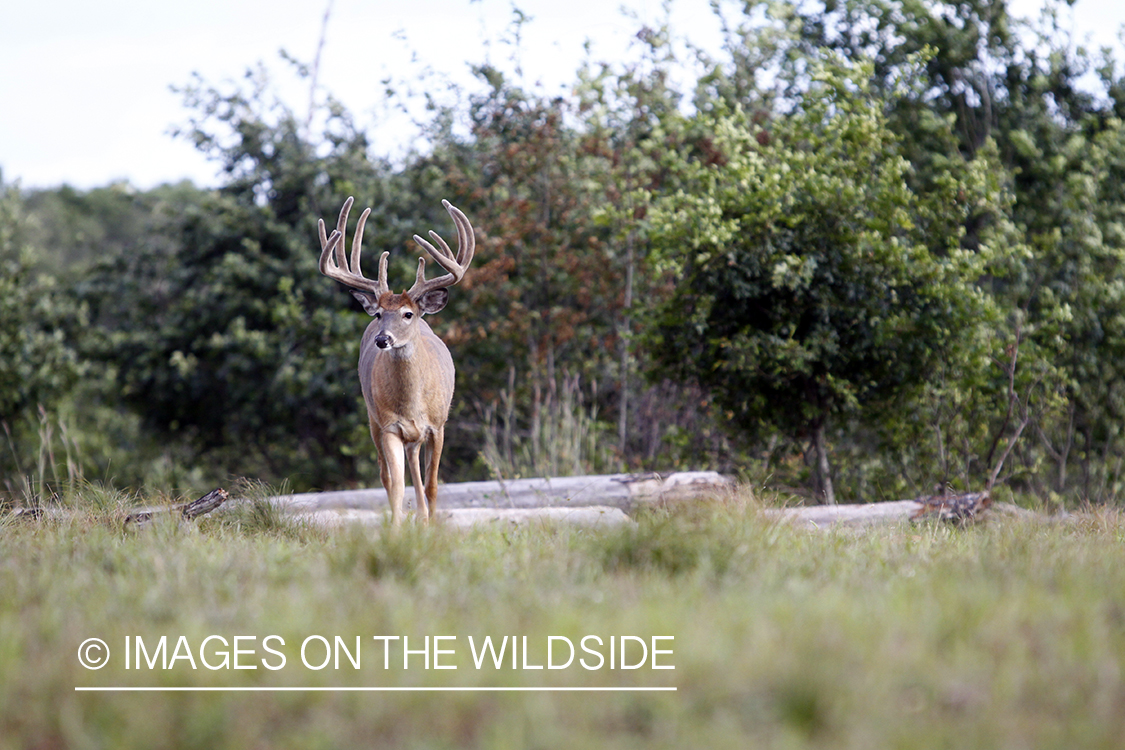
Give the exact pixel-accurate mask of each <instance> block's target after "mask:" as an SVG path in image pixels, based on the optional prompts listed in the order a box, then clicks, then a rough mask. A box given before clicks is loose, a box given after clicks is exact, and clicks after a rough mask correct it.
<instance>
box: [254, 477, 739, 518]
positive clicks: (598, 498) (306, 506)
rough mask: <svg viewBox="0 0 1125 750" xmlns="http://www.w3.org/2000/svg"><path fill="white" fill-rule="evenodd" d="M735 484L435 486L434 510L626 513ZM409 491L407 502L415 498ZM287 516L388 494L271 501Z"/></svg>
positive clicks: (585, 481)
mask: <svg viewBox="0 0 1125 750" xmlns="http://www.w3.org/2000/svg"><path fill="white" fill-rule="evenodd" d="M733 486H734V485H733V482H732V481H731V480H730V479H728V478H726V477H724V476H722V475H721V474H718V473H717V472H714V471H689V472H677V473H674V474H669V475H667V476H666V477H661V476H660V475H659V474H608V475H605V476H581V477H554V478H549V477H547V478H536V479H511V480H498V481H489V482H461V483H458V484H443V485H441V486H439V487H438V501H437V507H438V511H439V512H441V511H442V510H447V509H451V508H509V509H518V508H546V507H564V508H580V507H587V506H595V505H604V506H608V507H612V508H618V509H620V510H622V511H624V512H626V513H628V512H630V511H631V510H633V508H634V507H636V506H638V505H650V504H653V503H661V502H673V501H679V500H690V499H694V498H699V497H706V496H709V495H711V496H713V495H715V494H716V493H720V492H726V491H729V490H730V489H731V488H732V487H733ZM413 497H414V494H413V492H411V491H409V490H408V491H407V492H406V495H405V500H406V501H407V502H410V501H412V500H413ZM271 500H272V501H273V502H275V503H277V504H278V505H279V506H280V507H281V508H282V509H284V510H286V511H291V512H300V511H308V510H330V509H353V510H365V509H367V510H370V509H377V510H383V509H385V508H386V507H387V493H386V491H385V490H382V489H367V490H344V491H338V492H309V493H304V494H299V495H282V496H278V497H274V498H271Z"/></svg>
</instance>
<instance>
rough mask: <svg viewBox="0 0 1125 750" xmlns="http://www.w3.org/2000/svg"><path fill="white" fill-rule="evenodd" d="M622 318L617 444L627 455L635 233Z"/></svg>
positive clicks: (629, 240) (628, 244)
mask: <svg viewBox="0 0 1125 750" xmlns="http://www.w3.org/2000/svg"><path fill="white" fill-rule="evenodd" d="M621 307H622V320H621V328H620V330H619V333H618V338H619V341H620V346H621V400H620V403H619V404H618V412H617V445H618V446H619V448H620V450H621V456H622V458H624V457H625V443H626V441H627V440H628V439H629V338H630V334H631V333H632V327H633V321H632V318H631V317H630V312H631V310H632V307H633V233H632V232H629V235H628V237H626V238H625V299H624V301H623V302H622V305H621Z"/></svg>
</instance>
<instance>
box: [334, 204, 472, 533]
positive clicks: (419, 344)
mask: <svg viewBox="0 0 1125 750" xmlns="http://www.w3.org/2000/svg"><path fill="white" fill-rule="evenodd" d="M442 205H443V206H445V210H446V211H448V212H449V215H450V216H451V217H453V223H454V224H456V225H457V255H456V256H454V254H453V252H452V251H451V250H450V249H449V245H447V244H445V241H444V240H443V239H442V238H441V237H439V236H438V235H437V233H436V232H432V231H431V232H430V237H432V238H433V239H434V242H436V243H437V245H438V246H437V247H434V246H433V245H431V244H430V243H429V242H427V241H426V240H424V239H422V238H421V237H419V236H418V235H414V241H415V242H417V243H418V244H419V245H421V246H422V247H424V248H425V249H426V252H427V253H429V255H430V257H431V258H433V259H434V262H435V263H437V264H438V265H439V266H441V267H442V268H444V269H445V270H446V271H448V272H449V273H447V274H445V275H444V276H439V277H437V278H435V279H430V280H429V281H427V280H426V276H425V274H426V259H425V258H419V259H418V276H417V278H416V279H415V281H414V286H412V287H410V288H409V289H407V290H406V291H405V292H403V293H402V294H393V293H392V292H391V290H390V288H389V287H388V286H387V256H389V255H390V253H383V255H382V257H380V258H379V277H378V278H377V279H368V278H366V277H364V275H363V272H362V271H361V270H360V267H359V259H360V252H361V248H360V245H361V243H362V242H363V226H364V224H365V223H366V222H367V216H368V214H370V213H371V209H370V208H369V209H367V210H365V211H364V212H363V214H362V215H361V216H360V217H359V222H358V223H357V224H356V228H355V237H354V238H353V240H352V257H351V265H350V267H349V265H348V260H347V258H346V257H345V252H344V229H345V227H346V226H347V223H348V212H349V211H350V210H351V207H352V199H351V198H348V200H347V201H345V202H344V207H343V208H342V209H340V218H339V219H338V220H337V222H336V229H335V230H334V231H333V232H332V234H331V235H330V236H329V235H326V234H325V231H324V220H323V219H322V220H321V221H320V248H321V252H320V272H321V273H323V274H324V275H325V276H328V277H329V278H332V279H335V280H336V281H339V282H340V283H341V284H344V285H346V286H348V287H351V289H352V294H353V295H355V297H356V299H358V300H359V301H360V303H362V304H363V309H364V310H366V311H367V314H368V315H371V316H372V317H374V318H375V320H373V321H371V323H370V324H369V325H368V326H367V330H366V331H364V333H363V341H362V342H361V343H360V346H359V380H360V386H361V387H362V389H363V400H364V401H365V402H366V403H367V421H368V422H369V423H370V425H371V439H372V440H374V441H375V447H376V448H377V449H378V453H379V478H380V479H382V481H383V487H384V488H385V489H386V490H387V499H388V501H389V502H390V504H391V523H392V524H393V525H395V526H398V525H399V524H400V523H401V522H402V495H403V492H404V489H405V484H406V482H405V476H404V468H405V467H404V466H403V453H404V451H405V455H406V463H407V464H409V466H410V478H411V481H412V482H413V484H414V493H415V496H416V497H417V513H418V514H419V515H420V516H421V518H422V520H423V521H428V520H429V518H430V516H432V515H433V514H434V508H435V503H436V502H437V481H438V463H439V462H440V461H441V449H442V445H443V444H444V442H445V422H446V420H447V419H448V418H449V405H450V403H451V402H452V400H453V378H454V372H453V358H452V357H451V356H449V349H447V348H446V346H445V344H444V343H442V340H441V339H439V338H438V337H437V334H435V333H434V332H433V330H432V329H431V328H430V326H429V324H428V323H426V321H424V320H422V316H423V315H424V314H426V313H436V312H438V311H440V310H441V309H442V308H443V307H445V303H446V302H447V301H448V299H449V292H448V291H447V287H450V286H453V285H454V284H456V283H457V282H458V281H460V280H461V277H462V276H464V275H465V269H467V268H468V267H469V264H470V263H471V262H472V260H473V249H474V247H475V246H476V239H475V237H474V235H473V227H472V225H471V224H470V223H469V220H468V219H467V218H465V214H463V213H461V211H460V210H459V209H457V208H456V207H454V206H453V205H452V204H450V202H449V201H442ZM423 442H424V443H426V445H427V446H428V447H429V462H428V463H427V465H426V483H425V492H424V493H423V485H422V470H421V466H420V464H419V454H420V453H421V450H422V443H423Z"/></svg>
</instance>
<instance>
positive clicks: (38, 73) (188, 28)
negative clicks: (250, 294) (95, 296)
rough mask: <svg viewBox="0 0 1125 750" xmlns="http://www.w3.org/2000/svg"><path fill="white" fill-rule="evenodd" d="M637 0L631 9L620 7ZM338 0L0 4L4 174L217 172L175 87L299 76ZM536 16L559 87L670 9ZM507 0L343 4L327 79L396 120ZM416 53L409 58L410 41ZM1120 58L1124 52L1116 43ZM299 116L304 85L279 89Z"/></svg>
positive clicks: (685, 17)
mask: <svg viewBox="0 0 1125 750" xmlns="http://www.w3.org/2000/svg"><path fill="white" fill-rule="evenodd" d="M616 2H620V5H624V6H627V7H628V8H630V9H631V13H632V14H633V15H634V16H635V18H629V17H627V16H626V15H624V14H623V13H622V12H620V10H618V7H619V5H618V4H616ZM327 5H328V0H191V2H180V3H177V2H162V1H160V0H37V1H36V2H30V0H0V170H2V174H3V179H4V181H5V182H13V181H16V180H18V181H19V182H20V183H21V184H22V185H23V186H24V187H47V186H54V185H58V184H61V183H68V184H71V185H74V186H76V187H80V188H90V187H96V186H99V185H105V184H108V183H109V182H111V181H113V180H116V179H127V180H129V181H130V182H131V183H132V184H134V185H136V186H138V187H142V188H147V187H151V186H153V185H155V184H159V183H161V182H166V181H173V180H177V179H180V178H184V177H187V178H190V179H192V180H194V181H195V182H196V183H198V184H201V185H207V184H213V183H214V182H215V171H214V168H213V166H212V165H210V164H209V163H208V162H206V160H204V158H203V157H202V156H201V155H199V154H198V153H197V152H196V151H195V150H194V148H193V147H192V146H191V145H190V144H188V143H187V142H186V141H183V140H177V139H173V138H172V137H171V136H170V135H168V130H169V128H170V127H171V126H172V125H174V124H178V123H184V122H185V121H186V119H187V112H186V111H185V110H184V108H183V106H182V104H181V100H180V97H179V96H178V95H176V94H174V93H172V92H171V91H170V89H169V86H170V85H173V84H175V85H183V84H186V83H188V82H189V80H190V77H191V74H192V73H193V72H199V73H200V74H201V75H202V76H203V78H204V80H205V81H207V82H209V83H219V82H222V81H223V80H228V79H235V78H238V77H240V76H241V75H242V73H243V72H244V71H245V70H246V69H247V68H248V67H250V66H253V65H255V64H257V63H258V62H264V63H266V65H267V67H268V68H269V69H270V70H271V71H272V72H274V73H275V74H277V76H276V77H277V79H278V80H279V81H291V80H292V78H291V77H290V76H289V75H288V73H287V70H286V66H285V64H284V63H283V62H282V61H281V60H280V59H279V57H278V50H279V49H281V48H284V49H286V50H287V51H288V52H290V53H291V54H292V55H294V56H295V57H296V58H298V59H300V60H302V61H310V62H311V60H312V59H313V57H314V55H315V52H316V45H317V41H318V39H319V36H320V25H321V18H322V16H323V15H324V11H325V8H326V7H327ZM515 5H517V6H518V7H520V8H521V9H522V10H523V11H524V12H526V13H527V14H528V15H530V16H531V17H532V19H533V20H532V21H531V22H530V23H529V24H528V25H527V26H526V27H525V29H524V38H523V40H522V44H521V50H522V54H521V60H522V63H523V69H524V73H525V79H526V82H527V83H534V82H539V83H541V84H542V85H543V86H544V88H545V90H546V91H547V92H549V93H553V92H554V91H556V90H558V89H559V87H561V86H563V85H566V84H569V83H572V82H573V81H574V77H575V72H576V71H577V69H578V65H579V62H580V61H581V59H582V58H583V42H584V41H585V40H586V39H590V40H591V43H592V56H593V58H594V59H595V60H607V61H614V60H624V59H632V58H633V57H634V56H635V55H632V54H628V49H629V45H630V44H631V43H632V42H633V41H634V40H633V34H634V33H635V32H636V31H637V29H638V28H639V26H640V24H641V23H648V24H650V25H654V26H655V25H658V24H659V23H661V21H662V19H663V9H662V3H661V2H660V0H616V1H615V0H610V2H608V3H607V2H606V0H516V2H515ZM512 6H513V2H512V0H479V2H470V1H469V0H333V5H332V15H331V18H330V21H329V25H328V33H327V40H326V46H325V49H324V53H323V56H322V63H321V74H320V83H321V84H322V86H324V87H325V88H326V89H327V90H329V91H331V92H332V93H333V94H334V95H335V96H336V97H337V98H339V99H340V100H341V101H343V103H344V104H345V105H346V106H347V107H348V108H349V109H350V110H351V111H352V112H353V114H355V115H356V116H357V119H358V120H359V122H360V124H361V125H371V124H372V123H375V122H376V121H377V120H380V118H382V120H383V121H384V122H385V112H384V110H383V101H382V87H381V86H380V80H381V79H383V78H385V77H387V76H388V75H391V76H395V77H397V78H410V77H411V75H412V73H414V72H416V71H418V70H420V69H421V68H422V67H423V66H429V67H430V68H431V69H433V70H434V71H435V72H437V73H439V74H440V75H444V76H448V77H449V78H450V79H452V80H455V81H459V82H461V83H467V82H469V80H470V74H469V64H470V63H478V62H481V61H483V60H485V59H486V55H491V57H492V59H493V60H497V61H501V60H504V59H506V58H507V57H508V55H509V52H510V50H509V49H508V48H505V47H502V46H496V45H495V44H494V46H493V47H492V49H491V50H489V51H486V50H485V49H484V47H483V46H482V43H483V40H485V39H494V40H498V39H500V38H501V37H502V36H503V35H504V33H505V31H506V29H507V28H508V26H509V23H510V21H511V18H512ZM1012 6H1013V10H1014V12H1015V13H1017V14H1030V13H1034V12H1037V9H1038V7H1039V6H1040V2H1039V0H1013V3H1012ZM1067 23H1073V25H1074V28H1075V30H1076V31H1077V32H1078V33H1079V35H1080V36H1084V35H1085V34H1086V33H1091V34H1092V35H1093V43H1094V46H1095V47H1097V46H1100V45H1113V46H1115V47H1116V48H1118V49H1119V50H1125V44H1123V43H1122V42H1121V41H1120V40H1119V38H1118V36H1117V31H1118V29H1119V28H1120V27H1121V25H1122V24H1125V1H1123V0H1077V3H1076V6H1075V9H1074V12H1073V18H1068V19H1067ZM672 26H673V30H674V31H675V32H676V33H678V34H679V35H682V36H687V37H688V38H690V39H691V40H692V41H693V42H695V43H696V44H699V45H702V46H704V47H708V48H717V46H718V24H717V22H716V21H715V19H714V17H713V16H712V14H711V12H710V10H709V8H708V0H672ZM412 51H413V52H416V53H417V55H418V59H417V60H415V61H411V59H410V56H411V52H412ZM1119 57H1125V54H1119ZM283 95H284V96H285V98H286V101H287V102H288V103H289V104H290V105H291V106H293V107H294V108H295V109H296V110H297V111H298V112H303V111H304V108H305V102H306V100H307V97H308V93H307V88H305V87H304V84H300V85H298V84H296V83H295V82H294V83H293V84H291V88H288V89H284V90H283ZM376 133H377V135H378V134H381V135H382V137H383V138H384V139H390V140H389V141H388V140H384V141H382V142H380V141H378V140H377V141H376V143H375V147H376V151H378V152H380V153H393V152H396V151H401V150H403V148H404V146H405V144H403V143H394V142H391V141H393V140H394V139H403V138H406V137H408V136H409V135H410V133H411V131H410V130H409V129H408V128H405V127H401V126H400V127H398V128H397V129H394V128H388V127H386V126H384V127H383V129H382V130H377V131H376Z"/></svg>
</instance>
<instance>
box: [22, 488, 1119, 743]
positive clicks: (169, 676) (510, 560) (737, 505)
mask: <svg viewBox="0 0 1125 750" xmlns="http://www.w3.org/2000/svg"><path fill="white" fill-rule="evenodd" d="M128 501H129V499H128V498H124V497H117V498H116V499H114V498H113V497H109V498H108V499H107V496H104V495H100V496H97V497H92V498H91V499H90V502H89V505H88V506H86V507H87V508H88V510H87V511H86V512H84V513H79V514H78V515H76V516H73V517H69V518H66V519H62V520H60V519H53V520H52V519H42V520H39V521H32V520H23V521H18V522H15V521H12V522H6V523H3V525H0V748H4V749H6V748H25V747H44V748H134V747H135V748H181V747H182V748H195V747H198V748H245V747H251V748H254V747H257V748H274V747H277V748H350V747H358V746H371V745H373V744H375V745H378V746H386V747H406V748H445V747H473V748H475V747H482V748H484V747H487V748H508V747H510V748H525V747H567V748H581V747H638V748H639V747H689V746H690V747H765V748H771V747H777V748H802V747H824V748H896V747H902V748H916V747H917V748H926V747H956V748H961V747H982V748H983V747H987V748H1008V747H1011V748H1016V747H1020V748H1022V747H1059V748H1074V747H1082V748H1099V747H1104V748H1117V747H1120V746H1121V738H1122V737H1125V672H1123V670H1125V519H1123V518H1122V517H1121V516H1120V515H1118V514H1113V513H1102V514H1090V515H1086V516H1083V517H1081V519H1080V520H1078V521H1077V522H1075V523H1070V524H1040V523H1033V522H1028V521H1018V520H1010V519H997V520H995V521H994V522H992V523H989V524H985V525H981V526H977V527H972V528H967V529H951V528H947V527H944V526H940V525H929V524H927V525H921V526H909V525H903V526H894V527H887V528H881V529H877V530H872V531H869V532H865V533H860V534H856V533H852V532H839V533H833V532H827V533H826V532H816V531H807V530H801V529H795V528H790V527H787V526H783V525H778V524H775V523H773V522H771V521H769V520H766V519H765V518H764V517H763V516H762V514H761V513H760V510H759V509H758V508H757V506H756V505H755V504H754V503H753V502H752V501H748V500H746V499H745V498H743V499H735V500H729V501H726V502H722V503H715V504H710V505H706V506H703V507H699V508H696V509H694V510H682V511H679V512H672V513H668V512H659V513H651V514H646V515H644V516H642V517H640V518H639V523H638V524H637V525H636V526H635V527H632V528H626V529H618V530H604V531H596V532H594V531H581V530H574V529H569V528H562V527H534V528H520V529H500V528H495V529H487V530H479V531H471V532H456V531H452V530H444V529H441V528H434V529H428V530H426V529H419V528H413V527H409V526H408V527H406V528H404V529H403V530H402V531H401V533H399V534H397V535H391V534H386V533H384V534H381V535H380V534H376V533H373V532H371V531H364V530H361V529H345V530H336V531H332V532H329V531H325V530H322V529H317V528H309V527H304V526H300V525H295V524H293V523H291V522H289V521H287V520H286V519H285V518H284V517H281V516H278V515H277V514H276V513H275V512H273V511H271V509H269V508H268V507H264V506H263V504H262V502H261V501H258V502H257V503H255V504H251V505H249V506H247V507H246V508H245V509H243V510H242V511H240V512H237V513H228V514H225V515H222V516H221V517H211V518H205V519H201V521H199V522H197V523H195V524H182V523H179V522H177V521H175V520H174V519H172V518H168V519H161V520H159V521H157V522H154V523H153V524H151V525H150V526H148V527H146V528H143V529H140V530H137V531H128V532H126V531H123V530H122V529H121V526H120V523H119V521H118V520H116V519H117V518H119V516H120V511H121V508H122V506H123V505H124V504H126V503H127V502H128ZM74 504H75V505H76V506H77V507H79V508H81V507H83V506H82V503H81V498H80V499H79V500H78V501H75V503H74ZM271 634H275V635H278V636H280V637H282V638H283V639H284V640H285V644H286V645H285V647H284V648H282V649H280V650H282V651H283V652H284V653H285V654H286V657H287V664H286V667H285V668H284V669H281V670H278V671H272V670H268V669H265V668H263V667H261V666H259V668H258V669H256V670H237V671H236V670H233V669H225V670H217V671H211V670H208V669H206V668H204V667H203V666H202V664H200V665H199V668H198V669H196V670H192V669H191V668H190V665H189V664H188V663H187V662H186V661H184V660H181V661H179V662H177V663H176V665H175V666H174V668H172V669H169V670H167V671H165V670H162V669H159V668H158V669H156V670H149V669H147V668H145V669H142V670H135V669H132V670H128V671H126V670H125V669H124V665H123V663H122V660H123V650H124V638H125V637H126V636H138V635H139V636H141V637H142V638H144V639H145V641H146V644H154V643H155V642H156V641H157V639H158V638H159V637H160V636H161V635H167V636H169V644H168V645H169V651H171V649H172V647H173V645H174V643H175V641H176V639H177V638H178V636H180V635H183V636H185V638H186V641H187V642H188V644H189V645H190V646H191V648H192V650H193V655H194V657H195V658H196V659H197V660H198V659H199V651H198V645H199V644H200V643H201V642H202V640H203V639H204V638H206V637H207V636H209V635H222V636H224V637H225V638H227V640H228V642H229V641H230V640H231V639H232V638H233V637H234V636H256V637H257V641H255V642H254V643H255V644H260V643H261V640H262V639H263V638H264V637H265V636H267V635H271ZM314 634H316V635H322V636H326V637H327V638H328V639H329V640H332V638H333V636H336V635H339V636H343V637H344V639H345V641H346V642H347V643H348V644H349V646H351V645H352V644H354V638H355V636H362V649H363V651H362V654H363V656H362V667H361V669H359V670H355V669H353V668H352V667H351V665H350V663H348V662H347V661H346V660H345V661H344V662H343V663H342V664H341V669H339V670H335V669H333V668H332V667H331V666H329V667H328V668H326V669H324V670H322V671H315V670H311V669H307V668H305V667H304V666H303V665H302V664H301V662H300V654H299V651H300V643H301V641H302V640H303V639H304V638H305V637H306V636H309V635H314ZM588 634H593V635H598V636H601V637H602V638H603V640H604V639H607V638H608V637H609V636H620V635H636V636H642V637H645V638H648V637H650V636H653V635H672V636H675V640H674V641H673V642H664V645H665V646H667V645H669V643H670V647H671V648H672V649H673V650H674V654H672V655H671V656H666V657H662V659H664V660H666V661H667V662H670V663H672V664H674V665H675V670H659V671H654V670H651V669H649V668H642V669H637V670H632V671H622V670H612V671H611V670H609V669H608V668H603V669H600V670H595V671H589V670H585V669H582V668H581V667H579V666H577V663H575V664H574V665H572V666H571V667H570V668H568V669H563V670H552V671H548V670H527V671H524V670H522V669H516V670H512V669H511V668H509V667H510V665H505V667H504V668H502V669H500V670H497V669H494V668H493V667H492V665H491V664H489V665H488V666H486V667H485V668H483V669H480V670H477V669H476V668H474V665H473V663H472V659H471V656H470V654H469V648H468V645H467V637H468V636H470V635H472V636H473V637H474V638H475V639H476V640H477V642H479V640H480V639H481V638H483V637H484V636H486V635H490V636H492V637H493V638H500V637H503V636H504V635H509V636H520V637H522V636H525V635H526V636H528V641H529V644H530V645H531V646H532V655H531V656H530V657H529V661H530V663H532V664H542V663H543V652H544V649H545V643H546V639H547V636H550V635H556V636H567V637H569V638H571V640H572V641H574V642H575V643H576V645H577V643H578V641H579V640H580V639H581V637H582V636H584V635H588ZM374 635H400V636H402V635H406V636H409V637H410V638H411V648H416V647H417V646H419V645H420V643H421V639H422V637H423V636H425V635H431V636H433V635H455V636H457V640H456V641H455V642H446V645H445V647H452V648H454V649H455V654H454V655H453V656H445V657H443V659H444V660H445V661H444V663H449V664H456V665H457V666H458V669H456V670H441V671H438V670H433V669H431V670H428V671H427V670H425V669H422V663H421V662H422V657H421V656H416V657H411V659H412V662H411V668H410V669H408V670H403V669H401V666H402V665H401V658H402V656H401V651H399V650H397V649H392V652H391V653H392V657H393V658H392V665H391V666H392V668H391V669H390V670H384V669H383V653H382V646H380V645H378V644H377V643H375V642H374V641H373V639H372V636H374ZM89 637H98V638H102V639H103V640H105V641H106V642H107V643H108V644H109V646H110V649H111V651H112V652H114V653H113V657H112V659H111V661H110V664H109V665H108V666H107V667H106V668H104V669H101V670H98V671H88V670H86V669H83V668H82V667H81V666H79V664H78V660H77V649H78V645H79V644H80V643H81V642H82V641H83V640H84V639H86V638H89ZM244 643H246V642H244ZM400 643H401V641H400ZM274 647H275V648H276V647H277V643H276V642H274ZM322 654H323V651H320V652H318V653H317V654H316V655H313V654H312V652H311V650H310V655H311V657H312V658H311V659H310V661H313V662H316V661H319V660H320V658H321V655H322ZM581 655H582V654H579V656H581ZM263 656H267V657H268V656H269V655H268V654H266V653H265V652H264V651H262V649H261V647H260V645H259V646H258V647H257V650H256V652H255V654H254V655H253V656H252V657H251V658H249V659H247V660H244V661H246V662H248V663H253V664H260V659H261V658H262V657H263ZM209 658H211V660H212V663H214V662H215V661H217V658H216V657H210V656H209ZM590 661H591V662H593V661H594V660H593V657H590ZM275 662H276V660H275ZM107 685H118V686H120V685H132V686H293V685H296V686H306V687H307V686H322V687H323V686H370V685H395V686H430V687H435V686H437V687H453V686H538V685H555V686H563V685H566V686H588V687H592V686H675V687H677V688H678V690H677V691H676V692H661V693H641V692H634V693H482V692H475V693H470V692H454V693H451V692H436V693H435V692H415V693H370V692H350V693H328V692H285V693H280V692H274V693H229V692H228V693H217V692H206V693H204V692H196V693H86V692H76V691H75V690H74V688H75V686H107Z"/></svg>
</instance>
